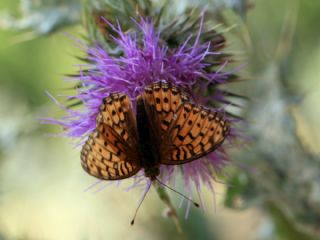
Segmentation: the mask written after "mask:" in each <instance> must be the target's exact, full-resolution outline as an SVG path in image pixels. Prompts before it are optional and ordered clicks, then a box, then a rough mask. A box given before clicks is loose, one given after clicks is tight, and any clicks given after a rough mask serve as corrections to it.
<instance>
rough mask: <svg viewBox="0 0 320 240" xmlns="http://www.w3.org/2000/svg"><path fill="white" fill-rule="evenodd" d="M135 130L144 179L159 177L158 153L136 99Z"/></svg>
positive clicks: (145, 117)
mask: <svg viewBox="0 0 320 240" xmlns="http://www.w3.org/2000/svg"><path fill="white" fill-rule="evenodd" d="M137 128H138V135H139V145H140V152H141V155H142V156H141V157H142V159H141V162H140V164H141V167H142V168H144V172H145V175H146V177H150V178H151V179H153V178H154V177H156V176H157V175H159V173H160V172H159V153H158V149H157V147H156V145H157V144H156V143H155V142H153V139H152V133H151V129H150V124H149V119H148V116H147V112H146V109H145V105H144V102H143V100H142V98H138V99H137Z"/></svg>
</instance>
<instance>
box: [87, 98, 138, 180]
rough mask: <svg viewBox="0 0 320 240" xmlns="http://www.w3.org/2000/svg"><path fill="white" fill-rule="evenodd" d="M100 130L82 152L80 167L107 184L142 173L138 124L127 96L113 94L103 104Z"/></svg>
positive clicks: (100, 114) (98, 119) (97, 128)
mask: <svg viewBox="0 0 320 240" xmlns="http://www.w3.org/2000/svg"><path fill="white" fill-rule="evenodd" d="M96 124H97V126H96V129H95V131H94V132H93V133H91V134H90V136H89V137H88V140H87V141H86V143H85V144H84V146H83V148H82V151H81V164H82V166H83V168H84V169H85V170H86V171H87V172H88V173H89V174H91V175H93V176H95V177H97V178H100V179H105V180H118V179H124V178H128V177H130V176H132V175H134V174H136V173H137V172H138V171H139V170H140V166H139V161H140V156H139V153H138V151H137V149H138V145H137V144H138V143H137V131H136V122H135V118H134V117H133V111H132V107H131V102H130V100H129V98H128V96H127V95H125V94H120V93H114V94H112V95H110V97H107V98H105V99H104V100H103V104H102V105H101V106H100V112H99V114H98V116H97V123H96Z"/></svg>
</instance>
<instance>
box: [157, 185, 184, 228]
mask: <svg viewBox="0 0 320 240" xmlns="http://www.w3.org/2000/svg"><path fill="white" fill-rule="evenodd" d="M153 186H154V187H155V188H156V190H157V193H158V195H159V197H160V199H161V200H162V201H163V202H164V203H165V204H166V205H167V207H168V208H169V213H168V216H169V217H171V218H172V220H173V222H174V223H175V225H176V228H177V231H178V232H179V233H182V228H181V224H180V221H179V218H178V215H177V211H176V210H175V208H174V207H173V205H172V203H171V200H170V197H169V195H168V193H167V191H166V189H165V188H164V187H162V186H161V185H159V183H158V182H156V181H154V182H153Z"/></svg>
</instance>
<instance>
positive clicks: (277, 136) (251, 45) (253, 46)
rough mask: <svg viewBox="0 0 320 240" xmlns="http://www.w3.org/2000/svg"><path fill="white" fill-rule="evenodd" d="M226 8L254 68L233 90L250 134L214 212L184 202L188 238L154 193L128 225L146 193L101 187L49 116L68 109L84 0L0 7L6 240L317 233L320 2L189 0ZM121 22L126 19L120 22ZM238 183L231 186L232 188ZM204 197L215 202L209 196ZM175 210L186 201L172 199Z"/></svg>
mask: <svg viewBox="0 0 320 240" xmlns="http://www.w3.org/2000/svg"><path fill="white" fill-rule="evenodd" d="M179 4H180V5H179V6H181V5H188V4H191V5H194V4H200V5H201V4H203V5H206V6H207V8H208V9H209V10H210V9H214V10H216V11H219V13H220V14H221V22H223V24H225V25H226V26H229V27H230V29H231V30H229V31H228V32H227V37H228V45H229V47H230V49H232V51H233V52H234V53H235V55H236V58H237V57H238V60H239V61H240V64H241V62H242V61H243V62H244V63H245V64H246V67H245V70H244V73H243V76H242V77H243V78H244V79H247V81H245V82H241V83H238V84H235V85H234V86H231V87H232V88H233V89H236V90H237V92H239V93H241V94H243V95H246V96H249V97H250V100H249V101H246V102H244V103H242V104H243V106H244V108H243V116H244V117H245V118H246V119H247V120H248V129H244V130H243V131H244V132H245V133H247V134H248V136H249V138H250V139H251V140H252V139H253V141H252V142H251V143H250V140H249V142H248V143H246V144H238V145H237V147H236V148H235V149H233V150H232V151H230V155H231V158H232V160H233V162H234V166H233V167H232V166H231V167H230V166H228V167H227V169H226V171H227V172H228V178H226V179H224V181H226V182H227V183H228V185H226V184H218V183H217V184H216V185H215V186H216V194H215V197H216V208H215V207H211V208H208V209H206V211H203V210H199V209H191V213H190V216H189V217H188V219H184V213H185V208H184V207H182V208H180V209H178V213H179V216H180V219H181V224H182V228H183V233H182V234H179V233H177V231H176V228H175V226H174V224H173V222H172V221H171V219H166V218H165V217H163V214H162V213H163V210H164V205H163V203H162V202H161V201H160V200H159V198H158V196H157V194H156V193H155V192H154V191H152V192H151V193H150V194H149V195H148V197H147V199H146V200H145V202H144V204H143V206H142V209H141V211H140V212H139V215H138V218H137V221H136V224H135V226H134V227H131V226H130V225H129V222H130V220H131V217H132V214H133V213H134V210H135V208H136V206H137V203H138V200H139V198H140V191H139V190H138V189H135V190H132V191H130V192H129V193H128V192H126V191H124V190H123V189H124V188H125V184H124V186H121V185H120V186H114V185H112V186H108V187H107V188H106V189H104V190H101V189H100V188H101V187H103V186H104V185H98V186H96V187H93V188H91V189H90V190H88V191H85V189H87V188H88V186H90V185H91V184H93V183H94V182H96V180H95V179H93V178H92V177H90V176H89V175H87V174H86V173H85V172H84V171H83V170H82V168H81V167H80V164H79V149H77V148H74V147H73V145H71V144H70V140H68V139H64V138H61V137H58V138H52V137H50V136H48V135H49V133H53V132H58V128H57V127H54V126H47V125H41V124H40V123H39V119H40V118H41V117H44V116H59V115H60V116H61V115H62V112H61V111H60V110H59V109H58V107H56V106H55V105H54V103H53V102H52V101H51V100H50V99H49V97H48V96H46V95H45V91H49V92H50V93H52V94H53V95H54V96H57V95H58V94H59V93H62V94H63V91H64V89H65V88H66V84H65V83H64V82H63V75H64V74H69V73H75V72H76V70H77V67H76V66H75V65H76V64H78V63H79V62H80V61H79V60H77V59H76V57H75V56H79V55H81V53H80V51H79V49H78V48H77V47H75V46H74V45H75V44H74V41H73V40H72V39H70V38H69V37H68V36H66V35H65V34H64V32H67V33H68V34H71V35H73V36H76V37H79V38H81V36H83V34H84V33H85V32H84V30H83V28H82V26H81V24H80V21H81V20H80V19H81V6H80V5H79V2H78V1H62V0H55V1H54V0H51V1H40V0H38V1H36V0H21V1H11V0H2V1H1V2H0V28H1V29H2V30H1V31H0V43H1V44H0V123H1V124H0V239H1V240H2V239H55V240H56V239H59V240H61V239H68V240H73V239H75V240H78V239H81V240H82V239H83V240H84V239H94V240H95V239H218V240H220V239H221V240H232V239H238V240H246V239H259V240H260V239H263V240H268V239H320V160H319V157H318V154H319V152H320V125H319V121H320V108H319V106H318V104H319V103H320V82H319V81H320V79H319V76H320V31H319V22H320V1H318V0H306V1H302V0H301V1H298V0H294V1H292V0H286V1H276V0H268V1H263V0H256V1H245V0H239V1H237V0H229V1H227V0H225V1H218V0H217V1H200V2H192V1H189V2H186V1H180V3H179ZM120 20H121V19H120ZM228 186H229V187H228ZM206 197H207V198H208V199H212V197H213V196H212V194H211V193H207V194H206ZM172 199H173V201H174V204H175V205H176V206H178V205H179V199H178V198H177V197H176V196H175V195H172Z"/></svg>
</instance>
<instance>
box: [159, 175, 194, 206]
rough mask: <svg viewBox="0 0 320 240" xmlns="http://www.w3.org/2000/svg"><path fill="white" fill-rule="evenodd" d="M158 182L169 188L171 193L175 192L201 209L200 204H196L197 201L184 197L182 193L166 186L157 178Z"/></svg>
mask: <svg viewBox="0 0 320 240" xmlns="http://www.w3.org/2000/svg"><path fill="white" fill-rule="evenodd" d="M156 180H157V181H158V182H159V183H160V184H161V185H163V186H164V187H167V188H169V189H170V190H171V191H173V192H175V193H177V194H179V195H180V196H182V197H184V198H185V199H186V200H188V201H190V202H192V203H193V205H195V206H196V207H199V206H200V205H199V203H196V202H195V201H193V200H192V199H190V198H188V197H187V196H185V195H183V194H182V193H181V192H178V191H177V190H175V189H173V188H171V187H169V186H168V185H167V184H165V183H163V182H161V181H160V180H159V179H158V178H156Z"/></svg>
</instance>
